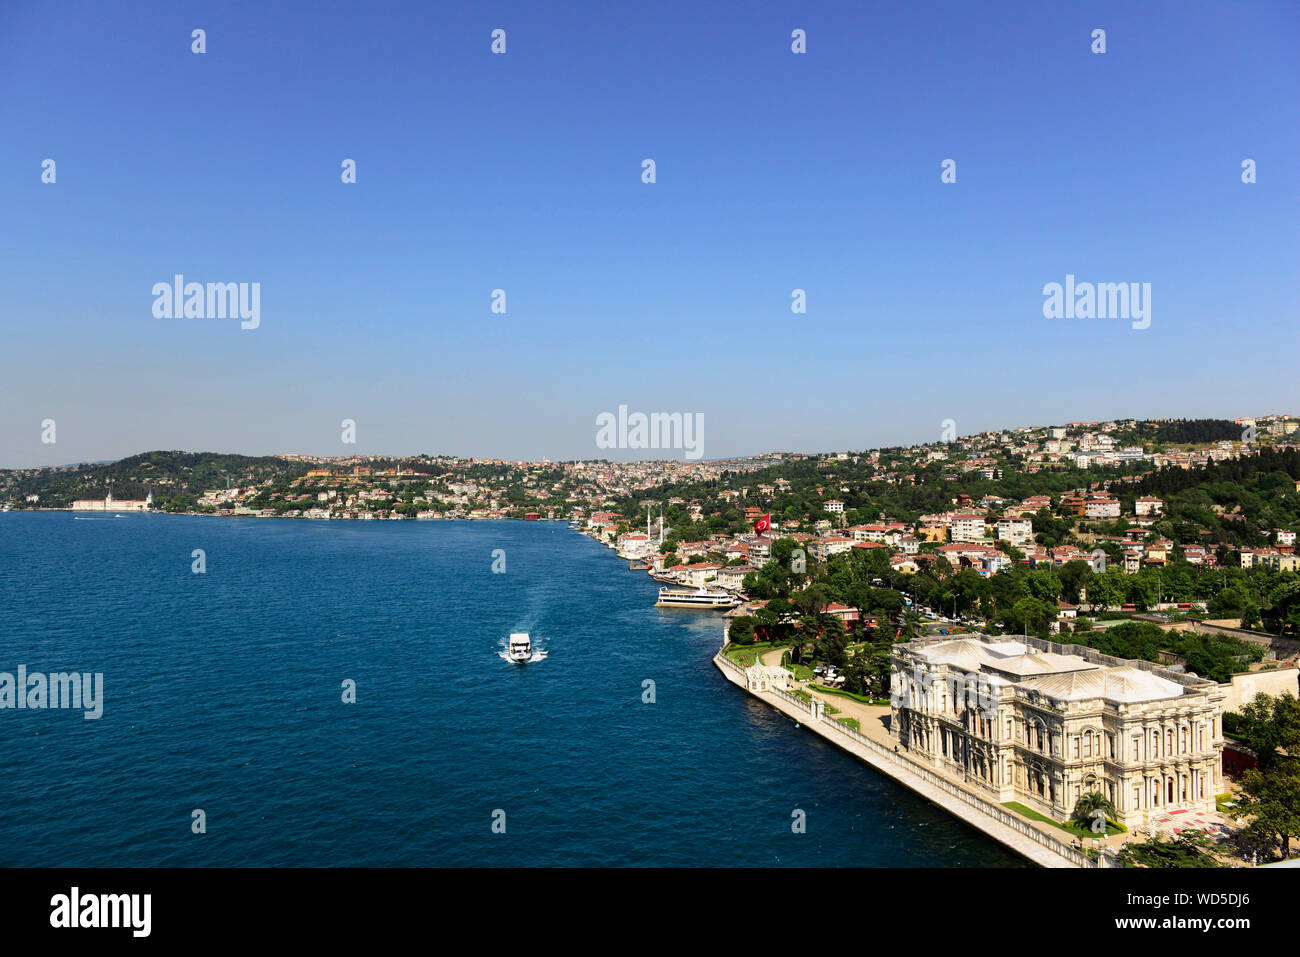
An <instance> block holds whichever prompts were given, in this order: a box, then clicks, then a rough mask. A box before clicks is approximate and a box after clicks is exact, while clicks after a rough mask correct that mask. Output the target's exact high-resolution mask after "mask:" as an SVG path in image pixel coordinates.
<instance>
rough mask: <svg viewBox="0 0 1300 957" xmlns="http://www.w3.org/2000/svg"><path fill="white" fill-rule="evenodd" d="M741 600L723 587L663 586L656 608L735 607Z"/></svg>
mask: <svg viewBox="0 0 1300 957" xmlns="http://www.w3.org/2000/svg"><path fill="white" fill-rule="evenodd" d="M739 604H740V602H739V601H737V600H736V598H735V596H733V595H732V594H731V593H730V592H726V591H723V590H722V589H721V588H661V589H659V600H658V601H657V602H655V607H656V608H703V609H706V610H708V609H713V608H723V609H725V608H735V607H736V606H737V605H739Z"/></svg>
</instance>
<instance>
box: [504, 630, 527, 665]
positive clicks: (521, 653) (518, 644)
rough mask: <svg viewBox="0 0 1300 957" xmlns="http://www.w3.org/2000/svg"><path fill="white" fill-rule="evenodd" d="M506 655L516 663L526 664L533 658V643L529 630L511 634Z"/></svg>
mask: <svg viewBox="0 0 1300 957" xmlns="http://www.w3.org/2000/svg"><path fill="white" fill-rule="evenodd" d="M506 656H507V657H508V658H509V659H510V660H511V661H513V662H514V663H515V664H519V665H524V664H527V663H528V662H529V661H531V660H532V657H533V643H532V640H531V639H530V638H529V637H528V632H526V631H520V632H516V633H515V634H513V635H511V636H510V644H509V646H508V647H507V649H506Z"/></svg>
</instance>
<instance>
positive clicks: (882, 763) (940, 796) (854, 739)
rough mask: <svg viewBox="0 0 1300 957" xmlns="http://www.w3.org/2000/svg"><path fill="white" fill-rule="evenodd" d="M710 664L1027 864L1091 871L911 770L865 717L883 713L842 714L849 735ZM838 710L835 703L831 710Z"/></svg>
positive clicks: (1040, 837)
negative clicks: (853, 723)
mask: <svg viewBox="0 0 1300 957" xmlns="http://www.w3.org/2000/svg"><path fill="white" fill-rule="evenodd" d="M713 663H714V664H715V665H716V666H717V668H718V670H719V671H721V672H722V674H723V675H724V676H725V677H726V678H727V680H728V681H730V682H731V683H732V684H734V685H736V686H738V687H739V688H741V689H742V690H744V691H746V692H747V693H749V694H751V695H753V696H754V697H755V698H759V699H761V700H762V701H764V702H766V703H767V704H769V705H771V706H772V707H774V708H776V709H777V710H778V711H780V712H782V713H783V714H785V715H787V716H788V717H790V718H792V719H793V720H795V721H796V722H798V723H799V724H800V725H801V726H803V727H806V728H807V729H808V730H810V731H811V732H813V733H814V734H816V735H819V736H820V737H822V738H824V739H825V740H827V741H829V742H830V743H831V744H833V745H835V746H836V747H838V748H841V749H843V750H845V751H847V752H849V753H850V754H852V755H853V756H854V757H856V758H858V759H860V760H862V761H865V762H866V763H867V764H869V765H871V766H872V767H873V768H875V769H876V770H877V771H879V772H881V773H882V774H885V775H887V776H889V777H890V778H892V779H893V780H895V781H897V782H898V783H899V784H902V785H903V786H904V787H906V788H908V789H909V790H911V791H914V792H915V793H917V794H919V795H920V796H922V797H924V798H925V799H926V800H928V801H931V802H932V803H934V804H937V805H938V806H939V807H941V808H943V809H944V810H945V811H947V812H948V813H949V814H952V815H953V816H954V817H957V818H959V819H961V820H962V821H965V822H966V823H967V824H969V825H971V826H972V827H975V828H978V829H979V830H980V831H982V832H983V833H984V834H986V835H988V836H989V837H991V838H993V839H994V840H996V841H998V842H999V843H1001V844H1003V845H1004V846H1006V847H1008V848H1010V849H1011V850H1012V851H1015V852H1016V853H1017V854H1019V855H1021V856H1022V857H1024V858H1026V859H1028V860H1030V861H1032V862H1033V863H1035V864H1039V865H1041V866H1042V867H1096V866H1097V862H1096V861H1094V860H1093V859H1091V858H1089V857H1088V856H1087V855H1085V854H1082V853H1080V852H1079V851H1078V850H1076V849H1074V848H1072V847H1070V846H1069V844H1067V843H1066V842H1064V841H1062V840H1060V839H1059V838H1057V837H1056V836H1055V835H1052V834H1048V833H1046V832H1045V831H1043V830H1040V829H1039V828H1036V827H1034V826H1033V824H1031V823H1030V822H1028V821H1022V820H1020V819H1019V818H1017V817H1015V816H1014V815H1013V814H1012V813H1011V812H1010V811H1006V810H1004V809H1002V808H999V807H996V806H994V805H992V804H989V803H988V802H987V801H984V800H983V799H982V798H980V797H979V796H977V795H974V794H968V793H966V792H965V791H964V790H963V789H961V788H960V787H959V786H958V785H956V784H955V783H953V782H950V781H946V780H943V779H941V778H940V777H939V776H938V775H936V774H935V773H934V772H933V771H930V770H929V769H927V768H923V767H921V766H919V765H917V764H916V763H915V762H913V761H911V760H910V759H909V758H906V757H904V756H901V755H898V754H895V753H894V752H893V745H892V741H890V739H889V736H888V732H887V731H885V730H884V726H883V724H882V723H881V721H880V715H879V714H874V715H870V714H867V712H869V711H875V712H882V711H887V709H883V708H876V709H868V708H867V707H866V706H860V707H861V709H862V711H863V712H864V713H863V714H862V715H861V716H860V715H859V714H858V713H857V710H856V709H855V710H854V713H853V714H852V715H849V714H847V713H844V712H842V713H844V714H845V716H851V717H858V718H859V722H860V724H861V727H862V729H863V731H864V732H868V733H867V734H863V733H859V732H855V731H853V730H852V729H851V728H848V727H846V726H845V725H842V724H840V723H838V722H837V721H835V720H834V718H832V717H830V716H829V715H824V716H822V717H821V718H820V719H817V718H814V717H813V716H812V714H811V713H810V712H809V708H808V705H807V704H805V703H804V702H803V701H801V700H800V699H798V698H796V697H794V696H793V695H790V694H786V693H785V692H782V691H750V690H749V688H748V687H747V686H746V682H745V673H744V670H743V669H742V668H741V667H740V666H739V665H738V664H736V663H735V662H733V661H731V660H730V659H728V658H727V657H726V656H725V655H723V654H722V652H721V651H719V652H718V653H717V655H715V656H714V658H713ZM839 706H840V702H839V700H838V699H837V701H836V707H839Z"/></svg>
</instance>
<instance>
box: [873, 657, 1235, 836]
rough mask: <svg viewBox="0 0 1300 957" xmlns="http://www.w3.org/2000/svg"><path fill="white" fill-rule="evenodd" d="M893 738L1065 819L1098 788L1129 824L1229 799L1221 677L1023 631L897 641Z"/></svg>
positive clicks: (989, 793) (999, 793)
mask: <svg viewBox="0 0 1300 957" xmlns="http://www.w3.org/2000/svg"><path fill="white" fill-rule="evenodd" d="M890 664H891V670H892V674H891V677H890V692H891V694H890V696H891V704H892V705H893V707H892V711H891V721H890V733H891V735H893V736H894V737H895V738H896V739H897V740H898V743H899V746H900V747H902V748H905V749H907V751H908V752H909V754H910V755H911V756H912V757H913V758H920V759H921V760H923V761H926V762H928V763H930V764H931V765H932V766H933V768H934V770H935V771H937V772H939V773H941V774H944V775H946V776H947V777H949V778H951V779H952V780H954V781H956V782H958V783H961V784H964V785H965V786H967V787H969V788H971V789H972V790H974V791H976V792H977V793H980V794H982V795H983V796H984V797H985V798H986V799H987V800H989V801H991V802H993V803H997V804H1001V803H1003V802H1006V801H1019V802H1020V803H1022V804H1025V805H1027V806H1028V807H1030V808H1032V809H1034V810H1036V811H1038V812H1039V813H1041V814H1045V815H1048V816H1049V817H1051V818H1053V819H1055V820H1058V821H1063V820H1065V819H1067V818H1068V817H1069V816H1070V814H1071V813H1072V812H1073V810H1074V805H1075V802H1076V801H1077V800H1078V799H1079V798H1080V797H1081V796H1082V795H1084V794H1087V793H1089V792H1092V791H1100V792H1101V793H1102V794H1104V795H1105V796H1106V797H1107V798H1109V799H1110V801H1111V803H1112V804H1113V805H1114V806H1115V810H1116V812H1117V817H1118V820H1119V822H1120V823H1121V824H1123V825H1125V826H1126V827H1134V826H1137V825H1143V824H1147V823H1150V822H1151V821H1152V819H1153V818H1155V817H1157V816H1164V815H1166V814H1169V813H1170V812H1176V811H1179V810H1182V809H1187V810H1197V811H1210V812H1213V811H1214V809H1215V802H1214V797H1215V795H1216V794H1217V793H1219V792H1221V791H1222V790H1223V776H1222V775H1223V772H1222V766H1221V752H1222V748H1223V737H1222V727H1221V724H1220V721H1221V712H1222V702H1223V692H1222V691H1221V690H1220V687H1219V685H1218V684H1217V683H1216V682H1214V681H1209V680H1207V679H1204V678H1198V677H1195V676H1193V675H1188V674H1180V673H1178V672H1174V671H1170V670H1168V669H1166V668H1162V667H1160V666H1158V665H1155V664H1152V663H1151V662H1147V661H1127V660H1125V659H1122V658H1113V657H1111V656H1109V655H1103V654H1101V653H1100V652H1098V651H1095V650H1093V649H1091V648H1084V647H1082V646H1080V645H1061V644H1057V643H1055V642H1049V641H1043V640H1041V639H1038V638H1031V637H1027V636H1024V635H1015V636H1002V637H996V638H994V637H990V636H986V635H970V636H963V637H961V638H956V639H953V638H942V639H923V640H919V641H913V642H909V643H907V644H901V645H896V646H894V649H893V654H892V656H891V661H890Z"/></svg>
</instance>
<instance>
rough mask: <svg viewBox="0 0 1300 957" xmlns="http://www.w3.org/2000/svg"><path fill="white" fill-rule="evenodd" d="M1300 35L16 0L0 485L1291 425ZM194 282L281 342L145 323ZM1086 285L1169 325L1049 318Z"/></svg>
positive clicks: (4, 181)
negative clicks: (152, 460) (87, 477)
mask: <svg viewBox="0 0 1300 957" xmlns="http://www.w3.org/2000/svg"><path fill="white" fill-rule="evenodd" d="M195 28H203V29H204V30H206V33H207V52H206V53H204V54H202V55H196V54H194V53H192V52H191V50H190V45H191V39H190V34H191V31H192V30H193V29H195ZM494 28H502V29H504V30H506V37H507V53H506V54H505V55H504V56H494V55H492V54H491V52H490V50H489V45H490V34H491V31H492V30H493V29H494ZM795 28H801V29H804V30H806V31H807V38H808V39H807V46H808V52H807V53H806V54H804V55H795V54H793V53H792V52H791V51H790V42H791V41H790V33H791V31H792V30H794V29H795ZM1095 28H1102V29H1105V30H1106V44H1107V51H1106V53H1104V54H1101V55H1098V54H1094V53H1092V52H1091V50H1090V44H1091V39H1090V34H1091V31H1092V30H1093V29H1095ZM1297 49H1300V4H1296V3H1294V2H1291V0H1285V2H1274V3H1267V2H1264V3H1252V4H1249V5H1243V4H1230V3H1206V4H1198V3H1143V4H1069V3H1062V4H1041V3H1023V4H1016V3H1009V4H998V5H996V6H994V5H988V4H983V3H953V2H949V0H944V2H936V3H909V4H879V5H877V4H848V3H844V4H830V3H817V4H809V5H800V4H785V3H780V4H778V3H761V2H760V3H756V2H752V0H749V2H743V3H740V2H737V3H717V2H712V3H696V2H683V3H676V2H664V3H658V4H654V5H650V6H646V5H642V4H630V3H629V4H622V3H620V4H612V3H571V4H552V5H541V4H535V3H528V4H525V3H489V4H481V5H480V4H456V5H450V4H448V5H435V4H429V3H409V4H377V5H375V8H373V9H372V8H371V7H370V6H367V5H358V4H350V3H349V4H343V3H338V4H332V3H321V4H312V5H297V4H292V5H291V4H266V3H238V2H236V3H224V2H223V3H156V4H155V3H132V4H125V3H115V2H98V3H84V4H78V3H60V4H57V5H55V4H47V5H31V6H30V7H20V6H19V5H17V4H6V5H0V124H2V125H0V130H2V131H3V138H2V139H0V210H2V211H3V224H4V231H5V235H6V238H7V240H8V241H7V242H6V244H5V246H6V254H5V256H4V257H3V259H0V310H2V314H3V323H4V326H3V328H4V334H3V349H2V350H0V466H27V465H35V464H58V463H65V462H75V461H83V460H97V459H104V458H118V457H122V456H125V455H130V454H133V453H135V452H138V451H143V450H146V449H154V448H182V449H191V450H221V451H238V452H245V453H250V454H267V453H275V452H292V451H298V452H309V453H315V454H322V455H333V454H351V453H352V452H358V453H361V454H380V453H386V454H406V453H418V452H430V453H438V452H442V453H450V454H463V455H485V456H503V457H510V458H541V457H550V458H552V459H560V458H592V457H598V456H606V457H612V458H614V457H616V458H627V457H634V453H630V452H624V453H620V452H618V451H609V450H602V449H598V448H597V447H596V445H595V435H596V426H595V419H596V416H597V415H598V414H599V413H601V412H603V411H616V410H617V408H618V406H619V405H620V404H623V405H627V406H628V407H629V409H631V410H633V411H644V412H654V411H665V412H673V411H678V412H688V413H702V414H703V416H704V421H705V431H704V440H705V444H704V454H705V457H707V458H718V457H726V456H731V455H741V454H750V453H754V452H759V451H764V450H773V449H799V450H818V449H845V448H855V449H856V448H864V447H870V446H876V445H884V444H899V443H903V444H906V443H914V442H926V441H935V440H937V439H938V438H939V431H940V427H941V426H940V423H941V422H942V420H944V419H947V418H952V419H954V420H955V421H956V423H957V430H958V432H959V433H963V434H965V433H968V432H973V431H978V430H981V429H984V428H991V427H998V426H1012V425H1021V424H1037V423H1049V422H1061V421H1069V420H1076V419H1085V420H1087V419H1099V418H1106V417H1112V416H1202V415H1224V416H1236V415H1243V414H1251V413H1255V414H1258V413H1265V412H1274V411H1300V401H1297V400H1300V395H1298V392H1300V386H1298V381H1300V380H1298V379H1297V376H1296V361H1295V355H1296V346H1297V339H1298V335H1300V334H1298V333H1297V328H1298V326H1297V321H1298V320H1300V308H1298V307H1297V298H1296V289H1297V287H1298V285H1300V283H1298V280H1300V269H1298V268H1297V263H1300V230H1298V229H1297V225H1298V224H1300V182H1298V181H1297V175H1298V173H1300V163H1298V162H1297V156H1298V152H1300V122H1297V119H1298V117H1297V103H1298V102H1300V97H1298V96H1297V94H1300V57H1297V56H1296V54H1295V51H1296V50H1297ZM47 157H48V158H53V159H54V160H55V161H56V163H57V182H56V183H55V184H53V185H51V184H44V183H42V182H41V161H42V160H43V159H45V158H47ZM647 157H649V158H653V159H654V160H655V162H656V166H657V182H656V183H654V184H653V185H647V184H644V183H642V182H641V161H642V160H643V159H644V158H647ZM345 158H350V159H354V160H355V161H356V163H357V183H355V184H350V185H345V184H343V183H341V182H340V164H341V162H342V161H343V160H344V159H345ZM948 158H951V159H954V160H955V161H956V163H957V182H956V183H955V184H943V183H941V182H940V171H941V170H940V164H941V163H942V161H943V160H945V159H948ZM1245 158H1251V159H1254V160H1255V161H1256V163H1257V169H1258V174H1257V175H1258V182H1257V183H1255V184H1252V185H1245V184H1243V183H1242V182H1241V162H1242V160H1243V159H1245ZM175 273H182V274H184V275H185V276H186V278H187V280H195V281H200V282H208V281H211V282H228V281H233V282H259V283H260V284H261V325H260V327H259V328H257V329H255V330H241V329H240V328H239V324H238V322H237V321H230V320H216V319H212V320H209V319H158V318H155V317H154V315H153V312H152V305H153V296H152V294H151V288H152V286H153V284H154V283H155V282H160V281H161V282H167V281H170V279H171V277H172V276H173V275H174V274H175ZM1067 273H1070V274H1074V275H1075V276H1076V277H1078V279H1079V280H1080V281H1084V280H1090V281H1094V282H1149V283H1150V284H1151V287H1152V293H1151V300H1152V314H1151V326H1150V328H1148V329H1144V330H1134V329H1132V328H1131V327H1130V323H1128V322H1125V321H1123V320H1113V319H1073V320H1066V319H1046V318H1044V316H1043V313H1042V306H1043V298H1044V297H1043V293H1042V289H1043V286H1044V284H1045V283H1049V282H1063V281H1064V278H1065V276H1066V274H1067ZM496 288H502V289H504V290H505V291H506V296H507V312H506V314H505V315H493V314H492V313H491V311H490V302H491V300H490V296H491V292H492V290H493V289H496ZM795 288H802V289H804V290H806V292H807V298H808V311H807V313H806V314H804V315H796V314H793V313H792V312H791V310H790V301H791V298H790V297H791V290H793V289H795ZM47 418H49V419H54V420H55V422H56V423H57V443H56V444H55V445H48V444H42V442H41V422H42V420H44V419H47ZM345 418H350V419H353V420H355V421H356V423H357V442H356V444H355V445H354V446H353V445H344V444H342V443H341V441H340V435H341V429H340V422H341V420H343V419H345ZM679 454H680V453H679Z"/></svg>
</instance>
